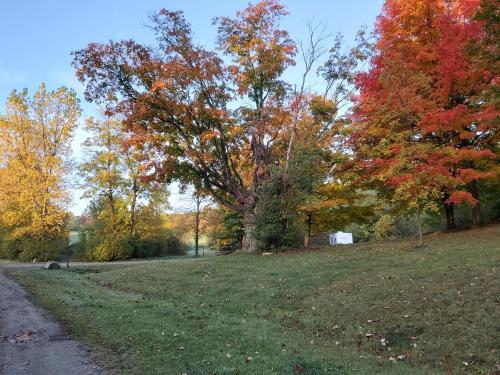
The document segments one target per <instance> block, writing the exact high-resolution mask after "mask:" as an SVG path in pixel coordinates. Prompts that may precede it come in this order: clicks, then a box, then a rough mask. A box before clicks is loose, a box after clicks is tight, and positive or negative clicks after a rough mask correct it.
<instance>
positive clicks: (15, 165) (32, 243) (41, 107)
mask: <svg viewBox="0 0 500 375" xmlns="http://www.w3.org/2000/svg"><path fill="white" fill-rule="evenodd" d="M79 115H80V107H79V104H78V100H77V98H76V94H75V92H74V91H72V90H69V89H67V88H65V87H61V88H59V89H57V90H54V91H47V89H46V88H45V85H43V84H42V85H40V87H39V88H38V90H37V91H36V92H35V94H34V95H33V97H32V98H30V96H29V94H28V91H27V90H26V89H25V90H23V91H20V92H17V91H13V92H12V94H11V95H10V97H9V99H8V101H7V106H6V114H5V115H4V116H2V117H0V225H1V226H3V227H4V230H5V232H6V234H5V238H4V239H5V240H6V241H5V243H4V244H3V245H4V246H6V247H7V248H8V253H9V254H8V255H9V256H10V257H15V258H18V259H20V260H32V259H33V258H37V257H40V255H41V254H42V253H44V252H46V253H51V255H52V256H54V257H57V256H58V255H60V254H61V253H62V252H63V250H64V248H65V247H66V245H67V240H68V232H67V228H66V225H65V217H66V207H67V203H68V200H69V195H68V192H67V189H66V188H67V180H66V179H65V177H66V176H68V175H69V174H70V172H71V163H70V159H69V156H70V153H71V140H72V139H73V133H74V130H75V128H76V126H77V120H78V117H79Z"/></svg>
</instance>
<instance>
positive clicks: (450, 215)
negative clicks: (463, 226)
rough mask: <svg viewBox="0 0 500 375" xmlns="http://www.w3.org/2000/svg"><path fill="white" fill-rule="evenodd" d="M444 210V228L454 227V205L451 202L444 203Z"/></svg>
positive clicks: (450, 228) (451, 228)
mask: <svg viewBox="0 0 500 375" xmlns="http://www.w3.org/2000/svg"><path fill="white" fill-rule="evenodd" d="M444 212H445V213H446V229H448V230H453V229H456V226H455V205H454V204H453V203H445V204H444Z"/></svg>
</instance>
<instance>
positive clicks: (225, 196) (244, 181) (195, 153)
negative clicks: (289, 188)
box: [74, 0, 296, 251]
mask: <svg viewBox="0 0 500 375" xmlns="http://www.w3.org/2000/svg"><path fill="white" fill-rule="evenodd" d="M285 14H286V12H285V10H284V8H283V6H282V5H280V4H279V3H278V2H277V1H274V0H264V1H261V2H259V3H257V4H255V5H252V6H249V7H248V8H247V9H245V10H244V11H242V12H238V13H237V14H236V17H235V18H228V17H223V18H219V19H216V20H215V21H214V22H215V24H217V26H218V38H217V42H218V46H219V48H220V49H221V50H222V51H223V52H224V53H225V54H227V55H228V56H230V57H231V58H232V61H233V62H232V64H231V65H230V66H225V65H224V63H223V60H222V59H221V58H220V57H219V56H218V54H217V53H215V52H213V51H209V50H207V49H205V48H203V47H201V46H199V45H196V43H195V42H194V41H193V36H192V32H191V29H190V25H189V24H188V22H187V21H186V20H185V18H184V16H183V14H182V12H170V11H167V10H164V9H163V10H161V11H159V12H158V13H156V14H155V15H153V16H152V18H151V21H152V26H151V28H152V30H153V31H154V33H155V35H156V38H157V42H158V46H157V47H156V48H153V47H149V46H143V45H140V44H138V43H136V42H134V41H132V40H126V41H120V42H110V43H108V44H97V43H92V44H90V45H88V47H87V48H86V49H83V50H80V51H77V52H75V53H74V66H75V67H76V70H77V76H78V78H79V79H80V80H81V81H82V82H84V83H85V84H86V91H85V95H86V98H87V99H88V100H90V101H95V102H98V103H104V104H105V105H106V109H107V111H108V113H109V114H120V115H122V116H123V117H124V119H125V120H124V123H125V125H126V126H127V127H128V129H129V130H130V131H131V132H132V133H133V137H132V140H133V142H136V143H137V144H140V145H141V147H143V148H144V149H145V150H147V151H149V152H150V156H151V157H150V159H149V161H148V164H147V166H146V173H147V174H149V175H150V176H155V177H158V176H162V177H163V178H164V177H167V178H169V179H173V178H177V179H181V180H183V181H184V182H192V183H194V185H196V186H201V187H202V188H203V190H205V191H206V192H208V193H209V194H211V195H212V196H213V197H214V198H215V199H216V200H217V201H218V202H220V203H222V204H223V205H225V206H227V207H229V208H231V209H233V210H236V211H239V212H241V213H242V214H243V216H244V220H245V239H244V241H243V247H244V249H245V250H247V251H254V250H255V249H256V247H257V244H256V242H255V238H254V235H253V230H254V214H255V207H256V204H257V191H258V189H259V187H260V186H261V185H262V182H263V181H264V180H265V179H266V177H267V175H268V165H269V162H270V160H269V159H270V158H269V155H270V153H271V149H272V147H273V144H274V142H275V140H276V139H277V137H278V136H279V135H280V134H282V133H283V131H284V125H285V122H286V121H287V119H288V117H287V116H285V115H284V114H283V111H282V107H283V102H284V100H285V99H286V92H287V85H286V84H285V83H284V82H283V81H282V80H281V79H280V77H281V75H282V73H283V72H284V71H285V69H286V68H287V67H288V66H290V65H292V64H293V63H294V60H293V56H294V54H295V52H296V47H295V44H294V43H293V42H292V40H291V39H290V38H289V36H288V33H287V32H286V31H284V30H282V29H280V28H279V19H280V17H281V16H283V15H285ZM237 106H239V108H236V109H235V107H237Z"/></svg>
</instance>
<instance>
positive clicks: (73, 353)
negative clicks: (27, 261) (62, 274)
mask: <svg viewBox="0 0 500 375" xmlns="http://www.w3.org/2000/svg"><path fill="white" fill-rule="evenodd" d="M27 297H28V296H27V293H26V291H25V290H24V289H23V288H22V287H20V286H19V285H18V284H16V283H15V282H13V281H12V280H10V279H8V278H7V277H5V275H4V274H3V272H2V270H1V267H0V374H1V375H17V374H23V375H25V374H29V375H72V374H75V375H96V374H102V372H101V371H99V369H98V368H97V367H96V366H94V365H93V364H92V363H91V361H90V360H89V358H88V356H87V355H86V354H85V352H84V351H83V349H82V347H81V346H80V345H79V344H78V343H77V342H76V341H73V340H71V339H69V338H68V337H67V336H65V335H64V333H63V331H62V329H61V327H60V326H59V324H57V323H55V322H54V321H51V320H50V319H48V318H47V315H46V314H45V313H44V312H43V311H42V310H41V309H39V308H37V307H35V306H34V305H33V304H32V303H31V302H30V301H29V299H28V298H27Z"/></svg>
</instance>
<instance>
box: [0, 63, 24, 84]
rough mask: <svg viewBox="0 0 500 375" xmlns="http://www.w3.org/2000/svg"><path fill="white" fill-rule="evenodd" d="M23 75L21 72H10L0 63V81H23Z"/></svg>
mask: <svg viewBox="0 0 500 375" xmlns="http://www.w3.org/2000/svg"><path fill="white" fill-rule="evenodd" d="M23 80H24V76H23V75H22V74H17V73H12V72H9V71H8V70H7V69H5V68H4V67H3V66H2V65H0V82H19V81H23Z"/></svg>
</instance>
